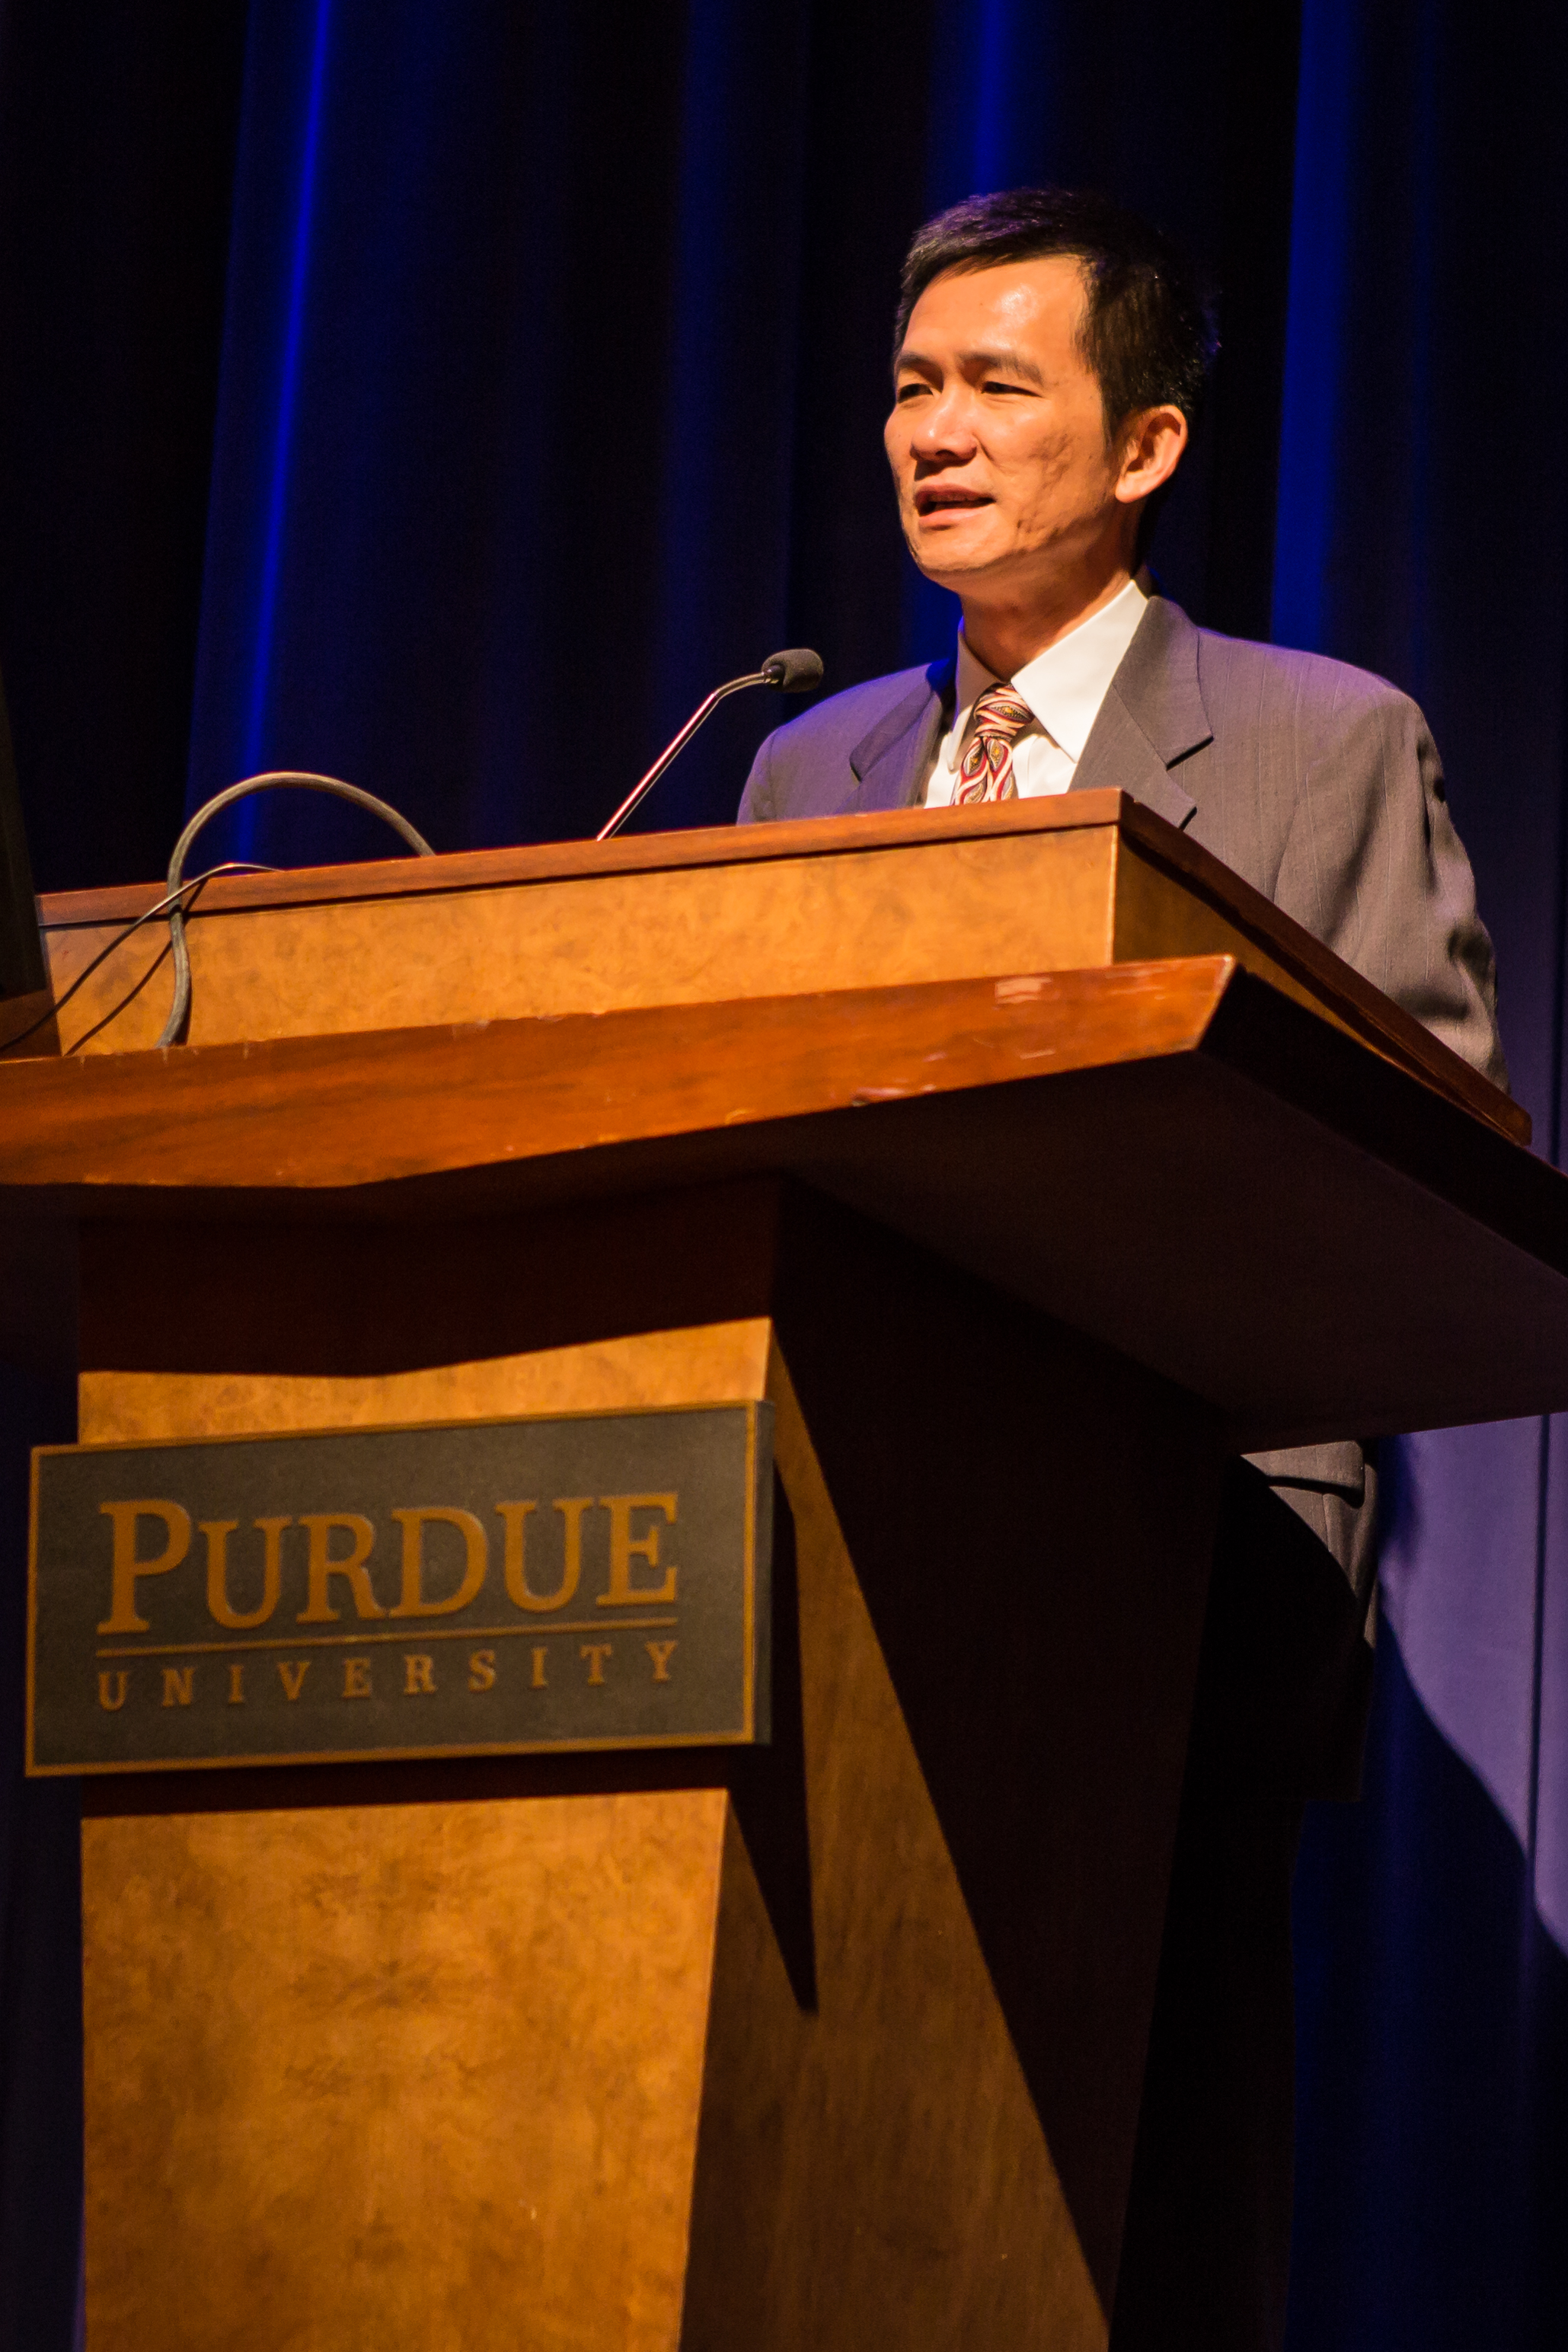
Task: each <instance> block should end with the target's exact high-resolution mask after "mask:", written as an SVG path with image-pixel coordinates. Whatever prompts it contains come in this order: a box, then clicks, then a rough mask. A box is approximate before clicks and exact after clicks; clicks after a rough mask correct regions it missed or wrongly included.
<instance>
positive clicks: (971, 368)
mask: <svg viewBox="0 0 1568 2352" xmlns="http://www.w3.org/2000/svg"><path fill="white" fill-rule="evenodd" d="M958 364H959V365H960V367H962V369H963V371H964V373H965V374H966V375H990V374H994V373H998V371H999V372H1000V373H1003V374H1005V375H1017V376H1021V377H1022V378H1023V380H1024V382H1025V383H1035V384H1039V385H1040V389H1041V390H1042V391H1043V390H1044V388H1045V377H1044V375H1043V374H1042V373H1041V371H1040V365H1039V362H1037V361H1035V360H1031V359H1030V356H1029V353H1028V352H1020V351H1017V350H1014V349H1012V348H1011V347H1009V346H1004V347H1003V348H1001V349H999V350H998V351H991V352H959V354H958ZM905 369H908V370H910V371H911V372H912V373H914V374H916V375H940V374H941V373H942V371H941V369H940V367H939V366H938V365H937V363H936V361H935V360H934V359H929V358H927V356H926V355H925V352H916V351H911V350H909V349H908V347H907V346H905V348H904V350H903V351H901V352H899V354H898V358H897V360H896V361H895V362H894V374H895V375H899V374H902V373H904V370H905Z"/></svg>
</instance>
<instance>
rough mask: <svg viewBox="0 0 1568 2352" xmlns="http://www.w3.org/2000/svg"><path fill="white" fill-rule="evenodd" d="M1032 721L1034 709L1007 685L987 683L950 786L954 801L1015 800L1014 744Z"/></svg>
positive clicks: (977, 700) (1016, 792) (1016, 793)
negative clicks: (972, 727)
mask: <svg viewBox="0 0 1568 2352" xmlns="http://www.w3.org/2000/svg"><path fill="white" fill-rule="evenodd" d="M1033 722H1034V713H1033V711H1032V710H1031V709H1030V707H1029V705H1028V703H1027V702H1025V700H1024V699H1023V698H1022V696H1021V695H1018V694H1015V693H1014V692H1013V690H1012V688H1011V687H1010V686H988V687H987V688H986V690H985V692H984V694H982V695H979V696H977V698H976V702H975V725H974V731H973V732H972V734H971V735H970V737H969V741H968V747H967V750H966V751H965V753H964V759H963V764H962V765H961V766H960V768H959V770H958V781H957V782H956V785H955V787H954V790H953V799H954V801H955V803H958V802H960V801H1016V800H1017V798H1018V796H1019V788H1018V778H1017V777H1016V776H1015V775H1014V774H1013V745H1014V744H1015V743H1016V742H1017V741H1018V739H1019V736H1020V735H1021V734H1022V733H1023V730H1024V729H1025V728H1026V727H1029V726H1031V725H1032V724H1033Z"/></svg>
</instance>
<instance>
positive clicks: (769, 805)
mask: <svg viewBox="0 0 1568 2352" xmlns="http://www.w3.org/2000/svg"><path fill="white" fill-rule="evenodd" d="M773 741H774V739H773V737H772V736H771V735H765V736H764V737H763V739H762V741H761V743H760V744H759V745H758V752H757V757H756V759H755V760H753V761H752V763H751V773H750V774H749V775H748V776H747V779H746V790H745V791H744V792H743V793H741V795H740V806H739V808H738V809H737V811H736V813H735V821H736V823H737V824H771V822H772V820H773V818H774V817H775V816H776V815H777V814H778V811H777V810H776V809H775V807H774V805H773Z"/></svg>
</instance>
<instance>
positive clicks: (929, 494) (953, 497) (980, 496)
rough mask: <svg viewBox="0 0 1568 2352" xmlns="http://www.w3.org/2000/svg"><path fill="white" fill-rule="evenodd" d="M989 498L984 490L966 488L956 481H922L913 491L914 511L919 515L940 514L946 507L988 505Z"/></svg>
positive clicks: (989, 502) (960, 507)
mask: <svg viewBox="0 0 1568 2352" xmlns="http://www.w3.org/2000/svg"><path fill="white" fill-rule="evenodd" d="M990 504H991V499H990V497H989V496H988V493H987V492H986V491H985V490H967V489H964V488H961V487H960V486H959V485H958V484H957V483H942V482H923V483H922V484H921V486H920V487H919V488H918V489H917V490H916V491H915V513H916V514H919V515H929V514H940V513H942V512H943V510H944V509H946V508H959V509H962V508H965V507H988V506H989V505H990Z"/></svg>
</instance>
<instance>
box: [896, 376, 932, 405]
mask: <svg viewBox="0 0 1568 2352" xmlns="http://www.w3.org/2000/svg"><path fill="white" fill-rule="evenodd" d="M930 389H931V386H930V385H929V384H928V383H918V382H916V383H901V384H900V385H899V387H898V391H897V393H896V394H895V395H894V397H895V399H896V401H897V404H898V405H899V407H900V408H902V407H903V406H904V403H905V401H909V400H917V399H918V398H919V397H920V394H922V393H923V392H929V391H930Z"/></svg>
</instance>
